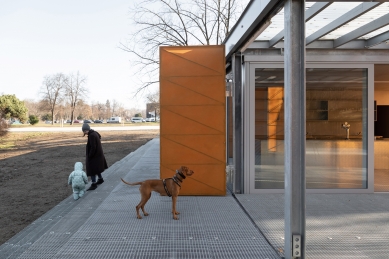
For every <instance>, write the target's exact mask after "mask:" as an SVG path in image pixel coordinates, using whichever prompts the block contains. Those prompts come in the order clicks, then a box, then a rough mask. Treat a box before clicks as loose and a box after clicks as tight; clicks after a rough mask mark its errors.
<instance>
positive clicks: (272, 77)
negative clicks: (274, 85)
mask: <svg viewBox="0 0 389 259" xmlns="http://www.w3.org/2000/svg"><path fill="white" fill-rule="evenodd" d="M274 78H276V76H269V77H268V78H267V79H269V80H272V79H274Z"/></svg>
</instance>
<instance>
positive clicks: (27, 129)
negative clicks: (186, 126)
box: [9, 124, 159, 132]
mask: <svg viewBox="0 0 389 259" xmlns="http://www.w3.org/2000/svg"><path fill="white" fill-rule="evenodd" d="M81 126H82V124H80V127H74V126H73V127H66V126H65V127H20V128H10V129H9V131H10V132H37V131H38V132H43V131H44V132H46V131H50V132H73V131H80V130H81ZM90 126H91V128H92V129H98V131H109V130H159V125H158V126H119V125H117V126H112V127H99V126H96V127H93V124H92V125H90Z"/></svg>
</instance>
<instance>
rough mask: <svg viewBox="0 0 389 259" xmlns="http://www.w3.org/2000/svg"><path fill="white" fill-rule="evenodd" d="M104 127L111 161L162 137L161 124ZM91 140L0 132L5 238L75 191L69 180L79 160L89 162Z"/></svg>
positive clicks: (0, 225)
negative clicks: (145, 127) (126, 128)
mask: <svg viewBox="0 0 389 259" xmlns="http://www.w3.org/2000/svg"><path fill="white" fill-rule="evenodd" d="M97 131H98V130H97ZM99 133H100V134H101V138H102V139H101V140H102V141H101V142H102V146H103V151H104V154H105V157H106V160H107V163H108V166H110V165H112V164H114V163H115V162H116V161H119V160H121V159H122V158H124V157H125V156H127V155H128V154H129V153H131V152H133V151H135V150H136V149H137V148H139V147H140V146H142V145H144V144H146V143H147V142H148V141H149V140H151V139H153V138H155V137H157V136H158V135H159V130H148V131H100V132H99ZM86 142H87V138H86V137H82V132H65V133H64V132H50V133H27V132H23V133H16V132H15V133H14V132H11V133H9V134H8V135H7V136H6V137H0V201H1V202H0V230H1V231H0V244H3V243H5V242H6V241H7V240H8V239H10V238H11V237H12V236H14V235H15V234H17V233H18V232H20V231H21V230H23V229H24V228H25V227H26V226H28V225H29V224H31V223H32V222H33V221H34V220H36V219H37V218H39V217H40V216H41V215H43V214H44V213H45V212H47V211H48V210H50V209H51V208H53V207H54V206H55V205H57V204H58V203H59V202H61V201H62V200H64V199H65V198H67V197H68V196H69V195H71V194H72V188H71V187H70V186H68V185H67V180H68V177H69V174H70V173H71V172H72V171H73V169H74V163H75V162H77V161H80V162H82V163H83V164H84V166H85V145H86ZM84 168H85V167H84ZM103 176H104V174H103Z"/></svg>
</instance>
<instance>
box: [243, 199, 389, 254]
mask: <svg viewBox="0 0 389 259" xmlns="http://www.w3.org/2000/svg"><path fill="white" fill-rule="evenodd" d="M236 197H237V199H238V200H239V202H240V203H241V204H242V206H243V207H244V208H245V209H246V210H247V211H249V214H250V217H251V218H252V219H253V220H254V222H255V223H256V225H257V226H258V227H259V228H260V229H261V231H262V233H263V234H264V235H265V237H266V238H267V239H268V240H269V242H270V243H271V244H272V246H273V247H274V248H275V249H276V250H278V251H279V254H280V255H281V256H283V248H284V239H283V238H284V195H283V194H257V195H255V194H242V195H241V194H239V195H236ZM388 208H389V194H388V193H377V194H307V196H306V239H307V241H306V242H307V246H306V255H307V258H315V259H316V258H318V259H321V258H323V259H324V258H337V259H343V258H350V259H351V258H353V259H354V258H370V259H383V258H389V210H388Z"/></svg>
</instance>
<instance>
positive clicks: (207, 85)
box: [160, 46, 226, 195]
mask: <svg viewBox="0 0 389 259" xmlns="http://www.w3.org/2000/svg"><path fill="white" fill-rule="evenodd" d="M225 91H226V90H225V58H224V46H189V47H161V48H160V105H161V112H160V115H161V126H160V141H161V142H160V144H161V150H160V155H161V178H169V177H172V176H173V175H174V174H175V170H176V169H178V168H179V167H180V166H181V165H185V166H188V167H189V168H190V169H192V170H193V171H194V172H195V173H194V174H193V175H192V176H191V177H187V178H186V179H185V181H184V182H183V184H182V189H181V191H180V195H225V194H226V173H225V168H226V161H225V160H226V144H225V141H226V136H225V134H226V121H225V105H226V104H225V100H226V97H225V93H226V92H225Z"/></svg>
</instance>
